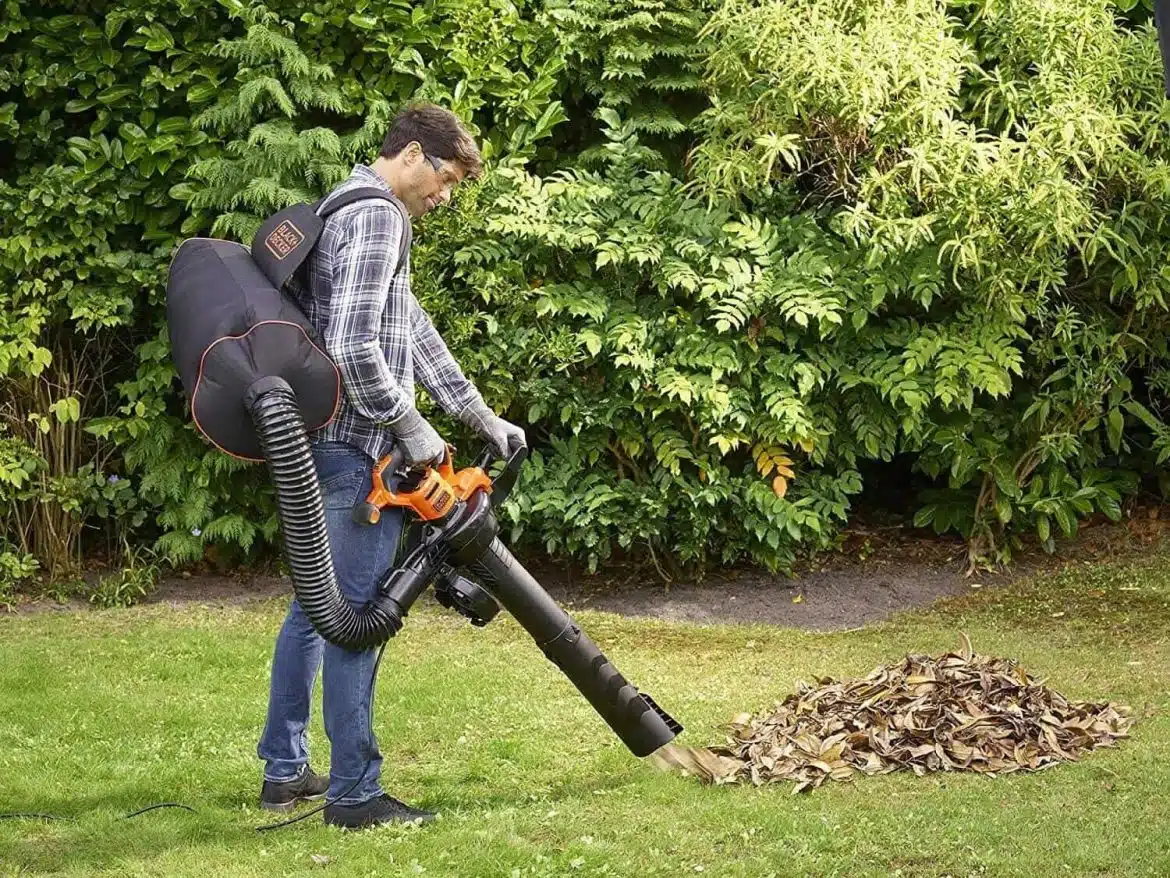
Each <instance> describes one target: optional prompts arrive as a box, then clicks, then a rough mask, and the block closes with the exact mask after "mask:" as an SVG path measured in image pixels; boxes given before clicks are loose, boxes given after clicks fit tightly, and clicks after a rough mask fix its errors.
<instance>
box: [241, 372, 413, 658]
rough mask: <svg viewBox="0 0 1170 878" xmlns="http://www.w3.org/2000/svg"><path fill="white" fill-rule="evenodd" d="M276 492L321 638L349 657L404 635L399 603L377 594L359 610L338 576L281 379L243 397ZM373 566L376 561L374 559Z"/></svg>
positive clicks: (299, 426)
mask: <svg viewBox="0 0 1170 878" xmlns="http://www.w3.org/2000/svg"><path fill="white" fill-rule="evenodd" d="M244 405H245V406H246V407H247V409H248V411H249V412H250V413H251V415H252V422H253V423H254V424H255V426H256V435H257V436H258V437H259V439H260V445H261V447H262V448H263V450H264V459H265V461H266V462H267V464H268V471H269V473H270V474H271V476H272V483H273V485H274V486H275V487H276V505H277V509H278V510H279V513H280V529H281V533H282V536H283V538H284V552H285V558H286V560H287V561H288V566H289V568H290V570H291V572H292V582H293V591H294V592H295V593H296V596H297V602H298V603H299V604H300V605H301V609H302V610H304V611H305V615H306V616H307V617H308V619H309V621H310V622H311V623H312V624H313V627H314V628H315V629H317V631H318V633H320V635H321V636H322V637H324V638H325V639H326V640H328V641H329V642H330V643H334V644H336V645H338V646H341V647H344V648H346V649H368V648H370V647H373V646H377V645H378V644H380V643H383V642H385V641H386V640H387V639H389V638H390V637H393V636H394V635H395V634H397V633H398V631H399V630H400V629H401V628H402V617H403V615H405V614H404V613H403V612H402V608H401V607H399V606H398V604H397V602H396V601H394V600H393V599H391V598H389V597H387V596H386V595H384V594H381V593H379V595H378V597H377V598H376V599H375V600H374V601H373V602H371V603H368V604H366V605H365V606H364V607H360V608H359V607H354V606H353V605H352V604H351V603H350V602H349V600H348V599H347V598H346V597H345V595H343V594H342V593H341V588H340V587H339V586H338V585H337V577H336V575H335V574H334V571H333V556H332V555H331V554H330V550H329V534H328V532H327V531H326V529H325V503H324V501H323V500H322V498H321V485H320V481H319V480H318V478H317V469H316V467H315V466H314V465H313V457H312V454H311V453H310V451H309V438H308V435H307V434H306V432H305V422H304V419H303V418H302V417H301V412H300V408H299V407H298V405H297V400H296V396H295V395H294V393H293V390H292V388H291V387H290V386H289V384H288V382H286V381H285V380H284V379H283V378H277V377H268V378H262V379H260V380H259V381H257V382H256V383H255V384H253V385H252V386H251V387H250V388H249V389H248V392H247V393H246V394H245V396H244ZM371 560H373V559H371Z"/></svg>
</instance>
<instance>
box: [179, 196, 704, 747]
mask: <svg viewBox="0 0 1170 878" xmlns="http://www.w3.org/2000/svg"><path fill="white" fill-rule="evenodd" d="M362 198H379V199H383V200H386V201H390V202H391V203H392V204H393V205H394V206H395V207H396V208H397V209H399V210H400V211H402V212H403V220H404V222H403V227H404V228H406V229H409V228H410V224H409V219H408V218H407V217H406V216H405V208H403V206H402V205H401V203H400V202H398V201H397V200H396V199H394V198H393V196H391V195H389V194H388V193H386V192H384V191H383V190H379V189H357V190H353V191H350V192H347V193H345V194H343V195H340V196H337V197H335V198H333V199H330V200H326V199H323V200H322V201H320V202H317V203H316V204H315V205H313V204H298V205H293V206H292V207H289V208H286V209H285V210H283V211H281V212H279V213H277V214H275V215H274V216H272V217H270V218H269V219H268V220H267V221H266V222H265V223H264V224H263V225H262V226H261V227H260V229H259V231H258V232H257V234H256V236H255V238H254V240H253V242H252V246H251V248H250V249H249V248H248V247H245V246H244V245H242V244H238V243H234V242H231V241H225V240H219V239H213V238H191V239H188V240H186V241H184V242H183V243H182V244H181V245H180V246H179V248H178V250H177V251H176V253H175V256H174V258H173V260H172V262H171V266H170V272H169V277H168V285H167V321H168V325H169V334H170V341H171V351H172V357H173V359H174V362H175V365H176V368H177V370H178V372H179V375H180V377H181V379H182V382H183V388H184V391H185V393H186V396H187V400H188V402H189V404H190V407H191V415H192V418H193V420H194V422H195V425H196V427H197V428H198V430H199V431H200V433H202V434H203V436H204V437H206V438H207V439H208V440H209V441H210V442H212V443H213V444H214V445H216V446H217V447H218V448H219V449H221V450H222V451H224V452H225V453H228V454H231V455H233V456H235V457H239V458H243V459H246V460H252V461H257V462H259V461H264V462H265V463H266V464H267V466H268V471H269V473H270V475H271V477H272V481H273V484H274V486H275V490H276V501H277V508H278V512H279V517H280V524H281V532H282V537H283V544H284V552H285V557H286V559H287V561H288V565H289V568H290V569H291V575H292V582H293V590H294V592H295V594H296V598H297V600H298V601H299V602H300V605H301V608H302V609H303V610H304V612H305V615H306V616H307V617H308V618H309V620H310V622H312V624H313V626H314V628H316V630H317V631H318V632H319V633H320V634H321V636H322V637H323V638H325V639H326V640H328V641H329V642H331V643H334V644H337V645H338V646H341V647H345V648H348V649H365V648H369V647H373V646H376V645H378V644H382V643H384V642H385V641H386V640H387V639H389V638H390V637H393V636H394V635H395V634H396V633H398V631H399V630H401V628H402V625H403V621H404V620H405V618H406V615H407V613H408V612H409V610H410V608H411V605H412V604H413V603H414V601H415V600H416V599H417V598H418V597H419V596H420V595H421V594H422V593H423V591H424V590H425V589H426V588H427V587H428V586H429V585H431V584H434V585H435V597H436V599H437V600H438V601H439V603H440V604H442V605H443V606H445V607H448V608H451V609H454V610H456V611H457V612H459V613H461V614H462V615H464V616H466V617H467V618H469V619H470V620H471V622H472V624H474V625H477V626H482V625H485V624H487V623H488V622H489V621H490V620H491V619H492V618H493V617H494V616H495V615H496V613H497V612H498V610H499V608H500V605H502V606H503V607H504V608H505V609H506V610H507V611H508V612H509V613H511V614H512V616H513V617H514V618H515V619H516V621H517V622H519V623H520V625H521V626H523V628H524V629H525V630H526V631H527V632H528V633H529V634H530V635H531V636H532V637H533V639H534V640H535V641H536V643H537V645H538V646H539V647H540V648H541V650H543V652H544V654H545V655H546V656H547V657H548V658H549V659H550V660H551V661H552V662H553V664H555V665H556V666H557V667H558V668H560V669H561V671H563V672H564V674H565V675H566V676H567V677H568V678H569V679H570V680H571V681H572V683H573V685H575V686H576V687H577V689H578V690H579V691H580V692H581V694H582V695H584V696H585V698H586V699H588V701H589V703H590V704H591V705H593V707H594V709H596V711H597V712H598V713H599V714H600V715H601V717H602V719H604V720H605V722H606V723H607V724H608V725H609V726H610V728H612V729H613V731H614V732H616V733H617V735H618V737H619V738H620V739H621V740H622V742H623V743H624V744H625V745H626V746H627V747H628V748H629V749H630V751H631V752H632V753H633V754H634V755H635V756H647V755H649V754H651V753H653V752H654V751H655V750H657V749H658V748H659V747H661V746H662V745H664V744H666V743H668V742H670V741H671V740H673V739H674V737H675V736H676V735H677V734H678V733H679V732H680V731H682V726H681V725H680V724H679V723H678V722H677V721H676V720H674V718H672V717H671V716H670V715H669V714H667V713H666V711H664V710H663V709H662V708H661V707H659V706H658V705H657V704H656V703H655V702H654V700H653V699H652V698H650V696H649V695H647V694H646V693H644V692H639V691H638V689H637V688H635V687H634V686H633V685H632V684H631V683H629V682H628V681H627V680H626V679H625V677H623V676H622V675H621V673H619V672H618V670H617V668H615V667H614V666H613V663H612V662H610V661H609V659H607V658H606V657H605V655H604V654H603V653H602V652H601V650H600V649H599V648H598V647H597V645H596V644H595V643H594V642H593V641H592V640H591V639H590V638H589V637H588V635H586V634H585V632H583V631H582V630H581V628H580V627H579V626H578V625H577V624H576V623H575V622H574V621H573V619H572V618H570V617H569V615H568V614H567V613H566V612H565V611H564V610H563V609H561V607H560V606H558V605H557V603H556V602H555V601H554V600H553V599H552V598H551V597H550V596H549V594H548V593H547V592H546V591H545V590H544V589H543V588H542V587H541V586H540V584H539V583H538V582H537V581H536V580H535V579H534V578H533V577H532V575H531V574H529V573H528V571H526V570H525V569H524V568H523V567H522V566H521V565H520V563H519V562H518V561H517V560H516V558H515V557H514V556H513V555H512V553H511V552H510V551H509V550H508V548H507V547H506V546H505V545H504V544H503V542H501V541H500V539H499V536H498V530H499V527H498V524H497V521H496V516H495V512H494V508H493V507H494V506H498V505H499V504H500V503H501V502H502V501H503V499H504V497H506V496H507V493H508V491H509V490H510V489H511V487H512V485H513V484H514V483H515V480H516V476H517V473H518V471H519V468H520V466H521V464H522V463H523V460H524V456H525V455H526V450H525V449H523V448H521V449H518V450H517V451H516V452H515V453H514V454H513V455H512V456H511V457H510V458H509V459H508V461H507V462H506V465H505V467H504V469H503V471H502V473H501V474H500V476H499V477H498V478H496V479H495V480H494V481H493V480H492V479H491V478H489V477H488V475H487V473H486V467H487V466H488V464H489V463H490V460H491V457H490V453H488V452H486V451H485V452H484V454H482V455H481V456H480V457H479V458H478V459H477V460H476V463H475V464H474V465H473V466H471V467H468V468H466V469H463V470H461V471H460V472H458V473H456V472H455V471H454V469H453V467H452V463H451V457H450V452H449V451H448V454H447V457H446V459H445V460H444V461H443V463H442V464H441V465H440V466H439V467H436V468H428V469H426V470H425V471H424V472H422V473H408V474H406V481H405V482H399V483H398V484H397V485H396V488H397V490H390V488H389V487H388V485H387V479H386V478H385V476H386V475H387V474H389V475H390V476H394V475H395V474H397V473H398V470H399V469H400V465H401V457H399V456H398V454H397V452H394V453H392V454H391V455H390V456H388V457H387V458H383V459H382V460H380V461H378V463H377V465H376V467H375V472H374V479H373V489H372V490H371V492H370V495H369V496H368V497H367V499H366V501H365V502H363V503H360V504H358V506H357V507H356V508H355V510H354V516H355V519H356V520H358V521H359V522H362V523H367V524H372V523H374V522H376V521H377V520H378V517H379V515H380V514H381V510H382V509H385V508H387V507H390V506H400V507H405V508H407V509H409V510H412V511H413V512H414V514H415V515H416V516H417V517H418V518H419V519H421V521H422V522H423V525H422V528H423V535H422V539H421V541H420V543H419V544H418V546H417V547H416V548H414V549H413V550H412V551H411V552H410V553H409V554H408V555H407V556H406V557H405V558H404V559H403V560H402V562H401V563H400V564H399V565H398V566H397V567H394V568H393V569H389V570H387V572H386V573H385V575H384V576H383V577H382V580H381V582H380V587H379V591H378V597H377V598H376V599H375V600H374V601H372V602H371V603H369V604H367V605H366V606H361V607H357V606H353V605H352V604H351V603H350V602H349V601H348V600H347V599H346V598H345V596H344V595H343V594H342V592H341V589H340V588H339V587H338V584H337V580H336V578H335V575H334V570H333V560H332V555H331V554H330V545H329V538H328V534H327V532H326V529H325V511H324V504H323V501H322V497H321V488H320V484H319V482H318V478H317V472H316V468H315V467H314V464H313V459H312V456H311V454H310V446H309V439H308V433H309V432H310V431H311V430H313V429H316V428H319V427H321V426H324V425H325V424H327V423H328V422H329V421H330V420H332V418H333V416H334V414H335V413H336V408H337V404H338V402H339V399H340V393H341V384H340V378H339V374H338V371H337V369H336V367H335V366H334V364H333V363H332V361H331V360H330V358H329V357H328V356H327V355H326V354H325V352H324V350H323V347H322V344H321V341H320V339H319V337H318V335H317V333H316V331H315V330H314V328H313V326H312V325H311V324H310V323H309V321H308V319H307V318H306V317H305V316H304V313H303V312H302V311H301V310H300V309H299V308H298V306H297V305H296V303H295V302H294V301H293V300H292V298H291V297H289V296H287V295H286V294H285V293H284V291H283V287H284V284H285V282H286V281H287V280H288V278H289V277H290V276H292V274H293V272H295V271H296V269H297V268H298V267H299V266H300V265H301V264H302V263H303V261H304V260H305V258H306V257H307V256H308V254H309V252H310V251H311V250H312V248H313V246H315V245H316V242H317V239H318V238H319V237H320V233H321V230H322V228H323V225H324V218H325V217H327V216H328V215H329V213H331V212H332V211H334V210H337V209H339V208H340V207H342V206H343V205H345V204H349V203H352V202H353V201H355V200H359V199H362ZM408 246H409V240H408V241H406V242H404V247H408ZM464 574H467V575H464ZM469 577H472V578H474V579H475V580H478V584H477V582H475V581H473V579H472V578H469Z"/></svg>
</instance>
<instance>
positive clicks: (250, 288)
mask: <svg viewBox="0 0 1170 878" xmlns="http://www.w3.org/2000/svg"><path fill="white" fill-rule="evenodd" d="M365 199H380V200H382V201H387V202H390V203H391V204H393V205H394V206H395V207H396V208H397V209H398V211H399V212H400V213H401V214H402V219H403V229H404V231H405V234H404V235H403V237H402V249H401V251H400V252H399V264H400V265H401V264H402V260H403V259H405V255H406V253H407V251H409V249H410V219H409V217H408V215H407V213H406V208H405V206H403V204H402V202H401V201H399V200H398V199H397V198H395V197H394V196H393V195H391V194H390V193H389V192H387V191H386V190H384V189H377V188H374V187H362V188H358V189H352V190H350V191H348V192H344V193H342V194H340V195H337V196H335V197H333V198H332V199H330V198H328V197H326V198H324V199H322V200H321V201H318V202H316V203H315V204H311V203H303V204H294V205H292V206H291V207H287V208H285V209H284V210H282V211H280V212H278V213H276V214H274V215H273V216H271V217H269V218H268V219H267V220H266V221H265V222H264V224H263V225H261V226H260V229H259V231H258V232H257V233H256V236H255V237H254V238H253V240H252V247H251V249H250V250H249V249H248V248H247V247H245V246H244V245H243V244H239V243H236V242H234V241H225V240H220V239H218V238H189V239H188V240H186V241H184V242H183V243H182V244H180V245H179V248H178V250H176V252H175V256H174V258H173V259H172V260H171V267H170V273H169V277H168V280H167V327H168V331H169V333H170V340H171V355H172V357H173V359H174V362H175V364H176V367H177V369H178V372H179V376H180V378H181V379H182V382H183V390H184V391H185V392H186V395H187V401H188V403H189V404H190V406H191V417H192V418H193V419H194V421H195V425H196V427H197V428H198V429H199V432H201V433H202V434H203V435H204V436H205V437H207V439H208V440H210V441H211V442H212V443H213V444H214V445H215V446H216V447H217V448H219V449H220V450H221V451H224V452H226V453H228V454H230V455H232V456H233V457H238V458H242V459H244V460H251V461H261V460H263V452H262V450H261V448H260V441H259V439H258V438H257V436H256V433H255V429H254V428H253V426H252V419H251V416H250V415H249V414H248V411H247V409H246V408H245V406H244V394H245V393H246V391H247V390H248V388H249V387H250V386H251V385H252V384H253V383H254V382H255V381H257V380H259V379H261V378H266V377H269V376H278V377H280V378H283V379H284V380H285V381H287V382H288V383H289V385H290V386H291V387H292V389H293V392H294V393H295V394H296V397H297V402H298V403H299V405H300V408H301V415H302V417H303V418H304V421H305V427H306V429H308V430H310V431H311V430H316V429H320V428H321V427H323V426H325V425H326V424H328V423H329V422H330V421H331V420H333V417H334V415H335V414H336V413H337V406H338V403H339V402H340V400H341V376H340V373H338V371H337V367H336V366H335V365H334V364H333V361H332V360H331V359H330V358H329V356H328V355H327V354H326V353H325V350H324V345H323V344H322V342H321V340H320V338H319V337H318V333H317V331H316V330H315V329H314V328H313V326H312V325H311V324H310V323H309V321H308V319H307V318H306V317H305V315H304V312H303V311H302V310H301V309H300V308H299V307H298V306H297V304H296V302H295V301H294V300H293V299H292V298H291V297H290V296H289V295H288V294H287V293H285V292H284V289H283V288H284V285H285V283H287V282H288V279H289V278H290V277H292V276H293V274H294V272H296V270H297V269H298V268H300V267H301V265H303V264H304V262H305V260H306V259H307V258H308V256H309V254H310V253H311V252H312V250H313V248H314V247H316V246H317V241H318V240H319V239H320V237H321V232H322V230H323V229H324V227H325V220H326V219H328V218H329V216H330V215H331V214H332V213H334V212H335V211H338V210H340V209H341V208H343V207H345V206H346V205H349V204H353V203H354V202H355V201H361V200H365ZM326 202H328V204H326Z"/></svg>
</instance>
